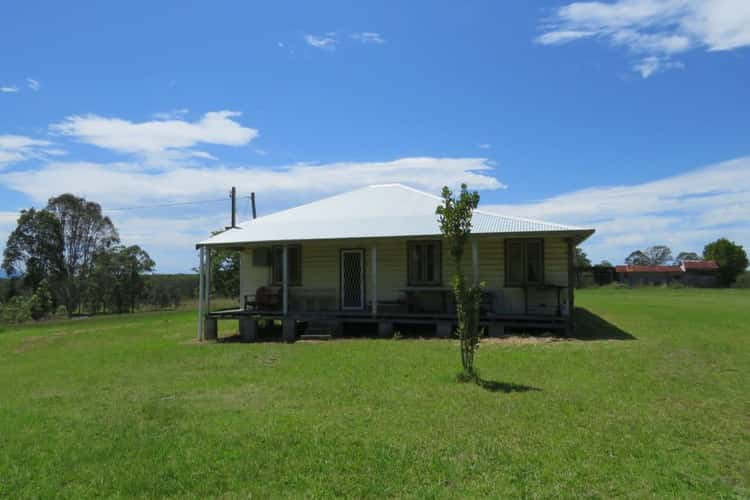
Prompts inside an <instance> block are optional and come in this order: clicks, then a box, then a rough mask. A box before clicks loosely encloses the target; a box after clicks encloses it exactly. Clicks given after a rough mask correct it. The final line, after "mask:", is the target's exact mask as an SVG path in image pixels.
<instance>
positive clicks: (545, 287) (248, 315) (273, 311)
mask: <svg viewBox="0 0 750 500" xmlns="http://www.w3.org/2000/svg"><path fill="white" fill-rule="evenodd" d="M441 201H442V200H441V198H439V197H437V196H434V195H431V194H429V193H425V192H422V191H418V190H416V189H412V188H410V187H407V186H403V185H401V184H386V185H377V186H369V187H365V188H362V189H357V190H354V191H350V192H347V193H343V194H340V195H336V196H332V197H329V198H325V199H322V200H319V201H316V202H313V203H309V204H307V205H302V206H299V207H295V208H291V209H289V210H284V211H281V212H277V213H273V214H270V215H266V216H262V217H258V218H257V219H253V220H251V221H249V222H245V223H243V224H240V225H239V226H238V227H236V228H232V229H228V230H226V231H224V232H222V233H220V234H217V235H215V236H213V237H211V238H209V239H207V240H205V241H201V242H200V243H198V245H197V247H198V248H199V249H200V256H201V257H200V261H201V265H200V269H201V273H200V274H201V276H200V283H201V285H200V294H199V296H200V297H201V300H200V301H199V309H200V311H199V315H200V321H199V327H198V334H199V337H200V338H202V339H203V338H215V336H216V320H218V319H231V320H239V322H240V333H241V334H242V336H243V337H244V338H245V339H248V340H252V339H254V338H255V334H256V328H257V321H258V320H260V319H265V320H268V319H273V320H281V321H282V324H283V328H282V331H283V335H284V338H285V339H287V340H293V339H294V338H296V336H297V333H298V332H299V331H300V330H302V329H304V328H305V326H308V327H309V328H310V330H312V329H313V327H314V328H318V329H320V328H321V327H325V328H327V329H328V330H329V331H331V332H336V331H338V327H339V326H340V325H341V324H342V323H350V322H374V323H377V324H378V331H379V332H380V334H381V335H382V336H388V335H390V334H391V333H392V331H393V327H394V324H396V325H397V324H402V323H430V324H434V325H435V327H436V333H437V334H438V335H440V336H447V335H448V334H449V333H450V332H451V329H452V328H453V324H454V322H455V306H454V303H453V295H452V290H451V279H452V273H453V263H452V257H451V255H450V253H449V251H448V248H447V245H445V244H444V243H443V239H442V235H441V232H440V226H439V224H438V219H437V215H436V214H435V209H436V208H437V206H438V205H439V204H441ZM472 223H473V229H472V236H471V248H467V251H466V254H465V257H464V261H465V265H466V269H465V275H466V277H467V279H473V280H475V281H478V282H484V283H485V294H484V297H483V300H482V312H481V321H482V324H484V325H486V326H487V327H488V330H489V332H490V334H491V335H493V334H498V333H501V332H502V331H503V328H504V327H505V326H515V327H523V326H526V327H543V328H552V329H570V328H571V327H572V314H571V311H572V310H573V304H574V301H573V288H572V287H571V286H570V284H571V283H572V280H573V260H574V254H575V246H576V245H578V244H579V243H581V242H582V241H583V240H585V239H586V238H588V237H589V236H590V235H591V234H593V232H594V230H593V229H585V228H580V227H573V226H565V225H561V224H553V223H549V222H541V221H535V220H529V219H522V218H518V217H509V216H504V215H499V214H494V213H490V212H485V211H483V210H481V209H478V210H475V211H474V215H473V220H472ZM220 248H221V249H234V250H238V251H239V252H240V253H241V259H240V262H241V279H240V294H241V297H240V308H238V309H232V310H224V311H211V310H210V301H209V294H208V290H209V289H210V287H209V286H208V284H209V281H210V276H209V274H208V273H207V269H210V266H208V261H209V260H210V258H211V253H212V250H214V249H220Z"/></svg>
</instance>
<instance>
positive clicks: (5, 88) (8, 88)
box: [0, 85, 18, 94]
mask: <svg viewBox="0 0 750 500" xmlns="http://www.w3.org/2000/svg"><path fill="white" fill-rule="evenodd" d="M16 92H18V87H16V86H15V85H6V86H3V87H0V93H3V94H14V93H16Z"/></svg>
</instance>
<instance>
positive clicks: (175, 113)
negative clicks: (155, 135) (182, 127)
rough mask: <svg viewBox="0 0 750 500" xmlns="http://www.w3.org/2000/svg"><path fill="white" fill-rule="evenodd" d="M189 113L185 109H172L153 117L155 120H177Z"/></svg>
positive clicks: (155, 114)
mask: <svg viewBox="0 0 750 500" xmlns="http://www.w3.org/2000/svg"><path fill="white" fill-rule="evenodd" d="M189 112H190V110H189V109H187V108H179V109H173V110H171V111H161V112H159V113H154V114H153V115H151V116H153V117H154V118H156V119H157V120H177V119H179V118H182V117H183V116H185V115H186V114H188V113H189Z"/></svg>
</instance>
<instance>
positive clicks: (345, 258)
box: [341, 250, 365, 311]
mask: <svg viewBox="0 0 750 500" xmlns="http://www.w3.org/2000/svg"><path fill="white" fill-rule="evenodd" d="M364 262H365V254H364V251H363V250H342V251H341V309H344V310H350V311H351V310H361V309H364V308H365V279H364V269H363V267H364Z"/></svg>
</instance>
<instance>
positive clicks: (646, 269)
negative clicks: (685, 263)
mask: <svg viewBox="0 0 750 500" xmlns="http://www.w3.org/2000/svg"><path fill="white" fill-rule="evenodd" d="M615 271H616V272H618V273H679V272H682V269H680V266H617V267H616V268H615Z"/></svg>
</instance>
